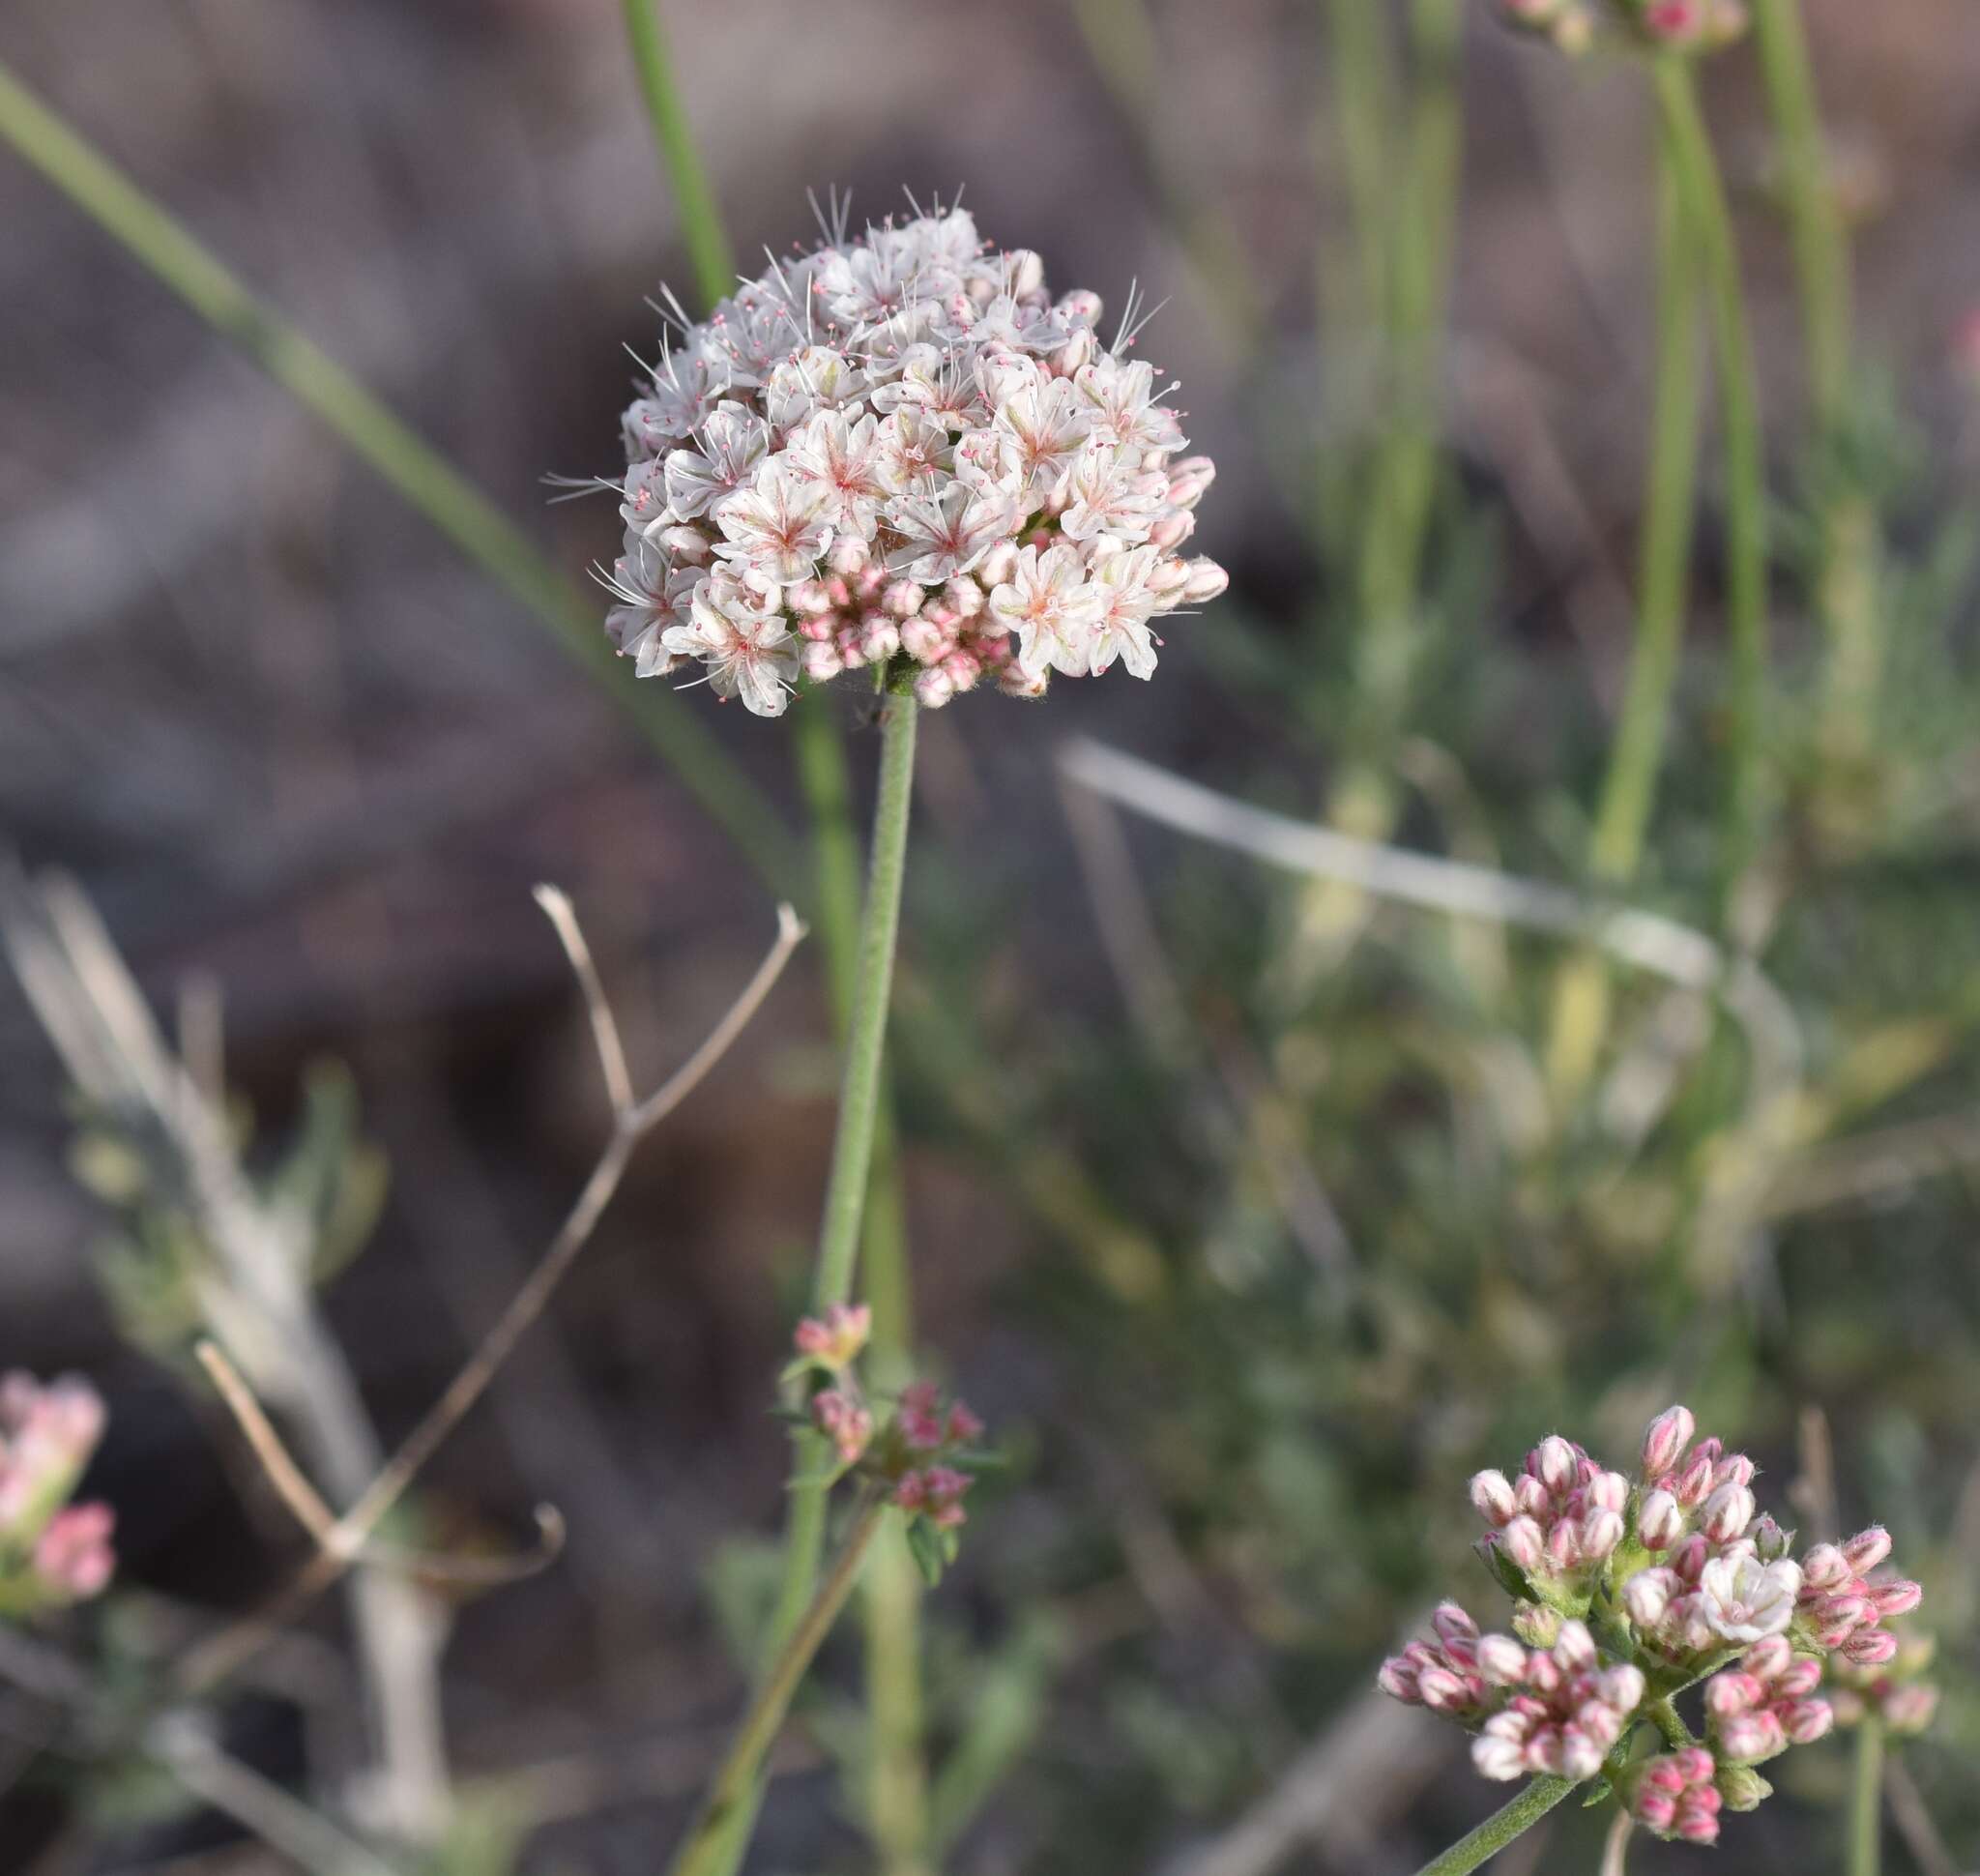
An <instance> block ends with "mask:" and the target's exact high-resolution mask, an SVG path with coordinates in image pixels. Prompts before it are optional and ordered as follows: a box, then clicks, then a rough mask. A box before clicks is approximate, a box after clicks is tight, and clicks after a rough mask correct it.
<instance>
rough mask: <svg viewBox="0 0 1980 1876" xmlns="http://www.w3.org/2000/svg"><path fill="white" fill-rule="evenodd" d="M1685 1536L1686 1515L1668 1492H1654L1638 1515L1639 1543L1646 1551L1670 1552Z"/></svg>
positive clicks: (1637, 1531)
mask: <svg viewBox="0 0 1980 1876" xmlns="http://www.w3.org/2000/svg"><path fill="white" fill-rule="evenodd" d="M1683 1535H1684V1513H1683V1512H1682V1511H1680V1510H1678V1509H1677V1501H1676V1500H1675V1499H1674V1498H1673V1497H1672V1496H1671V1494H1670V1493H1669V1492H1667V1491H1654V1492H1651V1493H1650V1495H1649V1496H1648V1497H1647V1498H1645V1500H1644V1503H1643V1510H1640V1511H1639V1512H1638V1513H1637V1520H1636V1537H1637V1541H1638V1542H1639V1543H1640V1544H1642V1545H1643V1547H1644V1548H1645V1550H1669V1549H1670V1548H1671V1546H1672V1545H1673V1544H1674V1543H1675V1542H1676V1541H1677V1539H1679V1538H1681V1537H1683Z"/></svg>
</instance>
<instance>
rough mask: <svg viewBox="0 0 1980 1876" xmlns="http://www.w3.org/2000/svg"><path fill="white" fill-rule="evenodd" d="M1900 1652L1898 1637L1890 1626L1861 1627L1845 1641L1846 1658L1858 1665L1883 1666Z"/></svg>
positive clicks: (1844, 1651) (1844, 1653) (1844, 1652)
mask: <svg viewBox="0 0 1980 1876" xmlns="http://www.w3.org/2000/svg"><path fill="white" fill-rule="evenodd" d="M1897 1652H1898V1638H1897V1636H1895V1635H1894V1634H1892V1633H1891V1631H1890V1630H1889V1629H1888V1628H1859V1629H1857V1630H1856V1632H1855V1633H1854V1634H1853V1635H1850V1636H1848V1637H1847V1638H1846V1639H1845V1640H1844V1642H1843V1655H1844V1658H1845V1659H1847V1660H1850V1661H1853V1662H1855V1664H1856V1665H1857V1666H1858V1667H1882V1666H1883V1665H1884V1663H1885V1662H1886V1661H1888V1660H1889V1659H1890V1658H1891V1657H1892V1656H1894V1655H1896V1654H1897Z"/></svg>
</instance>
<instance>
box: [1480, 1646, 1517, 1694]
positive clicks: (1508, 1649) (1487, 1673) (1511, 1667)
mask: <svg viewBox="0 0 1980 1876" xmlns="http://www.w3.org/2000/svg"><path fill="white" fill-rule="evenodd" d="M1478 1672H1479V1673H1480V1674H1481V1675H1483V1676H1484V1677H1485V1679H1486V1680H1487V1681H1489V1682H1490V1683H1491V1684H1492V1685H1494V1686H1495V1687H1512V1686H1517V1685H1519V1684H1520V1682H1521V1681H1522V1680H1524V1679H1525V1678H1526V1672H1527V1651H1526V1650H1525V1649H1524V1648H1522V1647H1521V1646H1520V1644H1519V1643H1518V1642H1516V1641H1514V1640H1513V1638H1512V1637H1511V1636H1510V1635H1486V1636H1483V1637H1482V1638H1481V1639H1480V1640H1479V1643H1478Z"/></svg>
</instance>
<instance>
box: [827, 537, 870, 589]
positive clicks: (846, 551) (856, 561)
mask: <svg viewBox="0 0 1980 1876" xmlns="http://www.w3.org/2000/svg"><path fill="white" fill-rule="evenodd" d="M825 564H826V565H827V566H828V567H830V569H831V571H832V572H834V573H836V574H837V575H838V576H839V577H840V578H841V579H852V578H853V577H854V576H855V575H856V574H858V573H860V572H863V571H864V570H865V566H866V543H865V542H863V541H862V540H860V539H859V536H858V535H857V534H842V535H840V536H839V537H838V539H837V540H836V541H834V542H832V543H831V550H830V552H829V553H828V554H827V555H826V557H825ZM845 602H846V601H845V600H844V599H840V600H839V601H838V603H839V604H840V605H844V604H845Z"/></svg>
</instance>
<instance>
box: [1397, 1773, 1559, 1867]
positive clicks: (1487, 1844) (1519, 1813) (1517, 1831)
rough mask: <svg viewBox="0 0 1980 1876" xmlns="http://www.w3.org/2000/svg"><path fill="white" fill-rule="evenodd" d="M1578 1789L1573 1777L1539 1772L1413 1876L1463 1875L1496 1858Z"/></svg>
mask: <svg viewBox="0 0 1980 1876" xmlns="http://www.w3.org/2000/svg"><path fill="white" fill-rule="evenodd" d="M1576 1789H1578V1787H1577V1786H1576V1783H1575V1781H1574V1780H1573V1779H1572V1778H1554V1777H1550V1776H1548V1775H1547V1774H1546V1773H1542V1774H1541V1775H1540V1776H1539V1777H1537V1778H1535V1779H1534V1780H1533V1781H1532V1782H1531V1783H1530V1784H1529V1785H1528V1786H1527V1788H1526V1789H1525V1790H1524V1791H1522V1792H1521V1793H1520V1795H1519V1796H1518V1797H1517V1798H1515V1799H1514V1800H1513V1801H1512V1802H1511V1803H1509V1804H1505V1805H1502V1806H1501V1807H1500V1809H1498V1810H1496V1811H1494V1812H1493V1813H1492V1815H1491V1816H1490V1817H1488V1818H1487V1819H1486V1820H1485V1822H1484V1823H1483V1824H1481V1825H1479V1826H1478V1828H1477V1829H1476V1830H1475V1831H1472V1832H1470V1833H1469V1834H1467V1835H1465V1836H1462V1837H1460V1838H1459V1839H1458V1840H1457V1842H1455V1843H1454V1844H1452V1845H1451V1847H1450V1848H1449V1849H1448V1850H1446V1851H1445V1852H1444V1853H1443V1855H1442V1856H1441V1857H1432V1858H1431V1860H1430V1861H1428V1862H1427V1863H1425V1864H1424V1865H1423V1867H1422V1868H1421V1869H1419V1870H1418V1871H1417V1872H1416V1876H1465V1872H1466V1871H1467V1870H1470V1869H1476V1868H1477V1867H1478V1865H1479V1864H1480V1863H1482V1862H1483V1861H1485V1860H1486V1859H1487V1858H1488V1857H1496V1856H1498V1854H1499V1853H1500V1851H1501V1850H1503V1849H1504V1848H1505V1846H1506V1845H1507V1844H1509V1843H1510V1842H1511V1841H1512V1840H1513V1839H1514V1838H1515V1837H1517V1836H1520V1835H1523V1834H1524V1833H1525V1832H1528V1831H1530V1830H1531V1829H1532V1828H1533V1826H1534V1825H1536V1824H1537V1823H1539V1821H1540V1820H1541V1819H1542V1818H1543V1817H1545V1816H1546V1815H1547V1813H1548V1812H1549V1811H1551V1810H1552V1809H1553V1808H1554V1807H1555V1805H1557V1804H1558V1803H1560V1801H1561V1800H1562V1799H1563V1798H1565V1797H1566V1796H1567V1795H1568V1793H1569V1792H1571V1791H1574V1790H1576Z"/></svg>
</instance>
